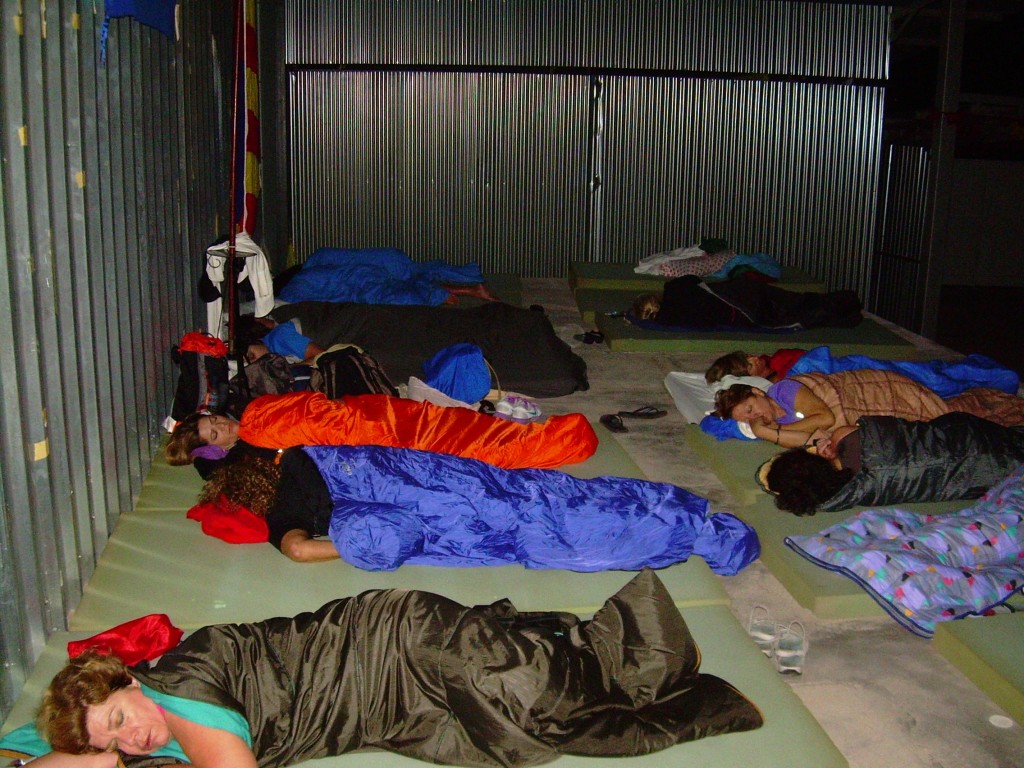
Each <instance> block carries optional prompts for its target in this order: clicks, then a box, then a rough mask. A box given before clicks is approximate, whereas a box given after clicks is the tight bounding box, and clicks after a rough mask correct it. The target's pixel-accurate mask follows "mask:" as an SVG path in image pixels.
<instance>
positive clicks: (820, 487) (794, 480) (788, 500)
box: [765, 448, 853, 516]
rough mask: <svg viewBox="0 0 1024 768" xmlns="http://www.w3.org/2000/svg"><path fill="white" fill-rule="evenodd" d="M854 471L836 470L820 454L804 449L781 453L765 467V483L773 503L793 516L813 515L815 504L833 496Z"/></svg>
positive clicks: (816, 506) (815, 509) (816, 505)
mask: <svg viewBox="0 0 1024 768" xmlns="http://www.w3.org/2000/svg"><path fill="white" fill-rule="evenodd" d="M851 477H853V472H852V471H850V470H849V469H836V468H835V467H834V466H832V463H831V462H830V461H829V460H828V459H826V458H823V457H822V456H818V455H817V454H814V453H809V452H808V451H805V450H804V449H803V448H792V449H790V450H788V451H784V452H783V453H780V454H779V455H778V456H777V457H776V458H775V459H774V461H772V464H771V467H770V468H769V469H768V473H767V476H766V478H765V479H766V482H767V486H768V489H769V491H771V493H774V494H775V506H776V507H778V508H779V509H781V510H784V511H786V512H792V513H793V514H794V515H801V516H802V515H813V514H814V513H815V512H816V511H817V509H818V505H819V504H821V503H822V502H823V501H825V500H826V499H830V498H832V497H833V496H835V495H836V494H837V493H838V492H839V489H840V488H842V487H843V486H844V485H846V484H847V483H848V482H849V481H850V478H851Z"/></svg>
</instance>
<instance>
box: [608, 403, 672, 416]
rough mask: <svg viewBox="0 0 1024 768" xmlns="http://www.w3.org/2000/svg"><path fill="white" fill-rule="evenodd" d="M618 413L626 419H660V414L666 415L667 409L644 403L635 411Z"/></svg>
mask: <svg viewBox="0 0 1024 768" xmlns="http://www.w3.org/2000/svg"><path fill="white" fill-rule="evenodd" d="M618 415H619V416H621V417H623V418H626V419H660V418H661V417H662V416H668V411H663V410H662V409H661V408H655V407H654V406H653V405H645V406H644V407H643V408H637V409H636V410H635V411H619V413H618Z"/></svg>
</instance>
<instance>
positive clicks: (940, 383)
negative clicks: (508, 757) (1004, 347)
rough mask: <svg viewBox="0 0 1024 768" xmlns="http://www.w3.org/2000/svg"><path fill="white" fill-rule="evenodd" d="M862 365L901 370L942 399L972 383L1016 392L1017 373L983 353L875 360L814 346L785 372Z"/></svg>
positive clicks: (793, 373)
mask: <svg viewBox="0 0 1024 768" xmlns="http://www.w3.org/2000/svg"><path fill="white" fill-rule="evenodd" d="M864 369H869V370H875V371H882V370H885V371H896V372H897V373H902V374H903V375H904V376H906V377H907V378H908V379H912V380H913V381H916V382H917V383H918V384H923V385H924V386H926V387H928V389H930V390H932V391H933V392H935V394H937V395H938V396H939V397H941V398H943V399H944V400H945V399H947V398H950V397H954V396H955V395H959V394H962V393H963V392H966V391H967V390H968V389H972V388H974V387H991V388H993V389H999V390H1002V391H1003V392H1009V393H1010V394H1011V395H1015V394H1017V388H1018V387H1019V386H1020V376H1018V375H1017V374H1016V373H1015V372H1014V371H1011V370H1010V369H1009V368H1004V367H1003V366H1001V365H1000V364H999V363H997V362H996V361H995V360H993V359H992V358H991V357H986V356H985V355H968V356H967V357H965V358H964V359H963V360H960V361H958V362H955V363H948V362H946V361H945V360H929V361H928V362H926V363H915V362H910V361H905V360H902V361H893V360H878V359H876V358H873V357H866V356H865V355H846V356H845V357H833V356H832V351H831V350H830V349H829V348H828V347H815V348H814V349H811V350H809V351H808V352H805V353H804V354H803V355H801V357H800V359H799V360H797V361H796V363H794V364H793V367H792V368H790V369H789V372H788V373H787V374H786V375H787V376H789V377H792V376H796V375H797V374H800V373H837V372H839V371H856V370H864Z"/></svg>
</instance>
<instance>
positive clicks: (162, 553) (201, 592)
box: [69, 434, 729, 631]
mask: <svg viewBox="0 0 1024 768" xmlns="http://www.w3.org/2000/svg"><path fill="white" fill-rule="evenodd" d="M565 470H566V471H567V472H569V473H571V474H573V475H575V476H577V477H596V476H599V475H619V476H624V477H635V478H643V477H644V475H643V473H642V471H641V470H640V468H639V467H637V466H636V464H635V463H634V462H633V461H632V459H630V458H629V456H628V454H627V453H626V452H625V450H624V449H623V448H622V447H621V446H620V445H619V443H618V442H617V441H616V440H615V439H614V438H613V437H612V436H611V435H610V434H603V435H601V442H600V444H599V446H598V450H597V453H596V454H595V455H594V456H593V457H591V458H590V459H588V460H587V461H586V462H583V463H582V464H579V465H571V466H567V467H565ZM200 487H201V481H200V479H199V476H198V474H197V473H196V471H195V470H194V469H193V468H192V467H171V466H168V465H167V463H166V462H165V461H164V460H163V457H162V454H161V455H159V456H158V457H157V459H156V460H155V461H154V462H153V466H152V469H151V470H150V473H149V475H148V477H147V479H146V481H145V483H144V484H143V487H142V491H141V493H140V495H139V500H138V503H137V505H136V508H135V510H133V511H132V512H129V513H125V514H123V515H122V516H121V518H120V519H119V520H118V523H117V526H116V527H115V529H114V532H113V534H112V535H111V537H110V540H109V541H108V542H107V545H106V548H105V549H104V551H103V554H102V555H101V557H100V559H99V562H98V563H97V566H96V570H95V571H94V572H93V575H92V576H91V577H90V579H89V582H88V583H87V584H86V586H85V589H84V594H83V597H82V600H81V602H80V604H79V605H78V607H77V608H76V609H75V611H74V612H73V614H72V616H71V619H70V623H69V627H70V629H72V630H75V631H78V630H83V631H84V630H94V631H96V630H99V629H102V628H104V627H110V626H114V625H116V624H120V623H122V622H124V621H127V620H129V619H133V618H135V617H137V616H141V615H143V614H147V613H154V612H158V613H168V614H170V615H175V616H177V617H178V621H179V622H180V623H181V625H182V626H186V627H196V626H202V625H204V624H211V623H219V622H223V621H243V620H246V619H250V618H252V617H254V616H265V615H268V614H269V615H273V614H279V615H286V614H291V613H295V612H297V611H300V610H311V609H314V608H317V607H318V606H320V605H322V604H323V603H325V602H327V601H328V600H330V599H332V598H335V597H340V596H344V595H352V594H357V593H359V592H362V591H364V590H367V589H377V588H382V587H408V588H415V589H423V590H427V591H430V592H436V593H439V594H442V595H446V596H448V597H450V598H452V599H454V600H457V601H459V602H461V603H465V604H468V605H477V604H486V603H491V602H493V601H495V600H498V599H500V598H502V597H510V598H511V599H512V600H513V602H514V603H516V605H518V606H519V607H520V608H522V609H523V610H530V611H533V610H563V611H572V612H574V613H591V612H593V611H594V610H596V609H597V607H598V606H599V605H600V604H601V603H602V602H603V601H604V599H605V598H606V597H608V595H610V594H612V593H613V592H615V591H616V590H617V589H619V587H621V586H622V585H623V584H625V583H626V582H627V581H628V580H629V578H630V576H631V574H630V573H627V572H622V571H608V572H603V573H577V572H571V571H553V570H529V569H526V568H524V567H522V566H520V565H509V566H500V567H481V568H438V567H428V566H408V565H407V566H402V567H401V568H399V569H398V570H396V571H391V572H372V571H363V570H360V569H358V568H355V567H353V566H351V565H348V564H346V563H343V562H341V561H332V562H327V563H295V562H292V561H291V560H289V559H288V558H286V557H285V556H284V555H282V554H281V553H280V552H278V551H277V550H276V549H274V548H273V547H272V546H271V545H270V544H228V543H226V542H224V541H221V540H219V539H216V538H213V537H210V536H206V535H205V534H203V533H202V530H201V528H200V525H199V523H197V522H194V521H192V520H188V519H186V517H185V513H186V511H187V510H188V509H189V507H191V506H192V505H193V504H194V503H195V499H196V496H197V494H198V492H199V489H200ZM660 575H661V577H662V579H663V581H664V582H665V584H666V585H667V586H668V588H669V590H670V591H671V592H672V594H673V595H676V596H677V598H678V600H679V601H680V602H679V604H680V606H683V605H705V604H720V605H727V604H728V602H729V600H728V596H727V594H726V592H725V589H724V587H723V586H722V582H721V578H720V577H718V576H716V575H715V574H714V573H712V571H711V569H710V568H708V566H707V564H706V563H705V562H704V560H703V559H701V558H700V557H696V556H695V557H692V558H690V560H689V561H687V562H685V563H679V564H676V565H673V566H670V567H668V568H665V569H662V570H661V571H660Z"/></svg>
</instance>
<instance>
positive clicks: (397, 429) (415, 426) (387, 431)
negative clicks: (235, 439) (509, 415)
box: [238, 392, 597, 468]
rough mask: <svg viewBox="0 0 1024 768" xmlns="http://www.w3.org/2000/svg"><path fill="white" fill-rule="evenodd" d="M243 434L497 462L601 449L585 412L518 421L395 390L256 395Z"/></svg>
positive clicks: (268, 441) (274, 441)
mask: <svg viewBox="0 0 1024 768" xmlns="http://www.w3.org/2000/svg"><path fill="white" fill-rule="evenodd" d="M238 436H239V438H240V439H242V440H244V441H245V442H247V443H250V444H251V445H255V446H258V447H260V448H275V449H280V448H290V447H292V446H295V445H383V446H389V447H392V448H418V449H420V450H424V451H435V452H437V453H446V454H451V455H453V456H465V457H467V458H471V459H479V460H480V461H486V462H487V463H489V464H493V465H494V466H497V467H506V468H517V467H560V466H562V465H563V464H575V463H577V462H580V461H584V460H586V459H587V458H589V457H590V456H592V455H593V454H594V451H595V450H597V435H596V434H595V433H594V428H593V427H591V426H590V422H588V421H587V419H586V417H585V416H583V415H582V414H579V413H569V414H566V415H564V416H550V417H549V418H548V419H547V420H546V421H543V422H530V423H528V424H518V423H516V422H513V421H506V420H504V419H500V418H496V417H494V416H487V415H485V414H481V413H478V412H477V411H471V410H469V409H467V408H441V407H440V406H436V405H433V404H432V403H426V402H423V403H420V402H416V401H413V400H404V399H402V398H398V397H390V396H389V395H356V396H349V397H345V398H342V399H341V400H328V399H327V398H326V397H325V396H324V395H323V394H322V393H320V392H292V393H290V394H287V395H277V396H273V395H269V396H265V397H260V398H257V399H256V400H253V401H252V402H251V403H250V404H249V405H248V406H247V407H246V409H245V412H244V413H243V414H242V420H241V423H240V424H239V427H238Z"/></svg>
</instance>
